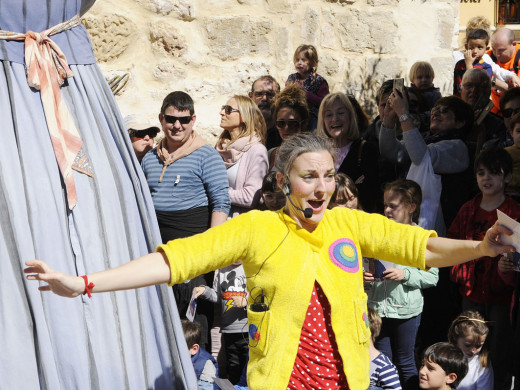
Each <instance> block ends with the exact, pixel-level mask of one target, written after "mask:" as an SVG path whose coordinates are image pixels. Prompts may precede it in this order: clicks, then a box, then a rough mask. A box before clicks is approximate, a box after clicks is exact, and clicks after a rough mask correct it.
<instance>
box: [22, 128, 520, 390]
mask: <svg viewBox="0 0 520 390" xmlns="http://www.w3.org/2000/svg"><path fill="white" fill-rule="evenodd" d="M279 153H280V154H279V158H278V162H277V168H278V173H277V179H278V184H279V186H280V187H281V188H282V189H283V191H284V193H285V194H286V196H287V198H288V202H287V206H286V207H285V208H284V209H282V210H279V211H278V212H271V211H251V212H248V213H245V214H243V215H240V216H238V217H237V218H233V219H232V220H230V221H228V222H226V223H225V224H223V225H221V226H218V227H215V228H212V229H210V230H208V231H207V232H205V233H202V234H199V235H196V236H193V237H190V238H185V239H179V240H174V241H170V242H169V243H168V244H166V245H161V246H159V247H158V250H157V253H153V254H149V255H147V256H143V257H141V258H139V259H137V260H134V261H132V262H130V263H127V264H126V265H123V266H121V267H118V268H114V269H109V270H105V271H101V272H97V273H94V274H90V275H88V276H83V277H81V276H70V275H66V274H63V273H61V272H57V271H54V270H53V269H52V268H51V267H50V266H49V265H47V264H46V263H45V262H43V261H40V260H31V261H28V262H27V266H28V267H27V268H26V270H25V272H26V273H28V274H29V275H28V276H27V278H28V279H30V280H40V281H45V282H47V283H48V284H47V285H45V286H41V287H40V290H42V291H47V290H51V291H53V292H55V293H56V294H58V295H62V296H66V297H76V296H78V295H80V294H82V293H88V294H89V295H90V293H91V292H96V293H97V292H104V291H115V290H122V289H130V288H137V287H142V286H149V285H153V284H159V283H169V284H175V283H179V282H181V281H183V280H186V279H191V278H193V277H194V276H195V275H198V274H201V273H204V272H208V271H209V270H214V269H217V268H221V267H225V266H228V265H230V264H232V263H233V262H235V261H236V260H239V259H240V260H242V262H243V265H244V269H245V273H246V275H247V280H248V281H247V288H248V291H249V292H250V294H249V307H248V309H247V310H248V320H249V324H248V329H247V331H248V334H249V347H250V360H249V366H248V385H249V387H250V388H251V389H285V388H290V389H296V388H302V386H303V385H305V386H307V388H309V387H310V388H318V387H319V386H322V385H329V387H331V388H336V389H345V388H350V389H359V390H365V389H366V388H367V387H368V384H369V377H368V367H369V357H368V340H369V337H370V331H369V328H368V323H367V317H366V306H367V305H366V303H367V299H366V294H365V293H364V292H363V277H362V269H361V258H362V256H367V257H374V258H380V259H385V260H388V261H391V262H399V263H401V264H403V265H409V266H413V267H421V268H426V267H442V266H449V265H453V264H457V263H461V262H464V261H468V260H470V259H474V258H477V257H482V256H490V257H494V256H496V255H497V254H499V253H503V252H508V251H512V250H513V248H512V247H511V246H505V245H503V244H502V243H501V242H500V240H499V234H500V233H508V234H510V233H509V231H508V230H507V229H506V228H504V227H502V226H499V225H496V226H494V227H493V228H492V229H490V230H489V231H488V233H487V234H486V237H485V239H484V241H482V242H479V241H462V240H449V239H445V238H438V237H436V234H435V232H433V231H425V230H423V229H421V228H418V227H413V226H409V225H403V224H397V223H395V222H392V221H390V220H389V219H387V218H385V217H383V216H380V215H376V214H367V213H364V212H362V211H358V210H350V209H346V208H339V207H338V208H335V209H332V210H327V205H328V203H329V200H330V197H331V195H332V194H333V192H334V188H335V181H334V157H333V151H332V147H331V145H330V143H329V142H328V141H327V140H325V139H323V138H320V137H318V136H315V135H312V134H300V135H297V136H294V137H293V138H291V139H289V140H287V141H286V142H285V143H284V145H283V146H282V147H281V149H280V152H279ZM94 304H95V303H94Z"/></svg>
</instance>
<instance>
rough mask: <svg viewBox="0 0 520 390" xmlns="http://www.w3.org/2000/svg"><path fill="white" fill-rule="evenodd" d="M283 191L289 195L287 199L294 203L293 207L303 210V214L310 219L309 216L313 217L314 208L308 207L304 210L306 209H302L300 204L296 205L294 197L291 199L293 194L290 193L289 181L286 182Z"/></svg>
mask: <svg viewBox="0 0 520 390" xmlns="http://www.w3.org/2000/svg"><path fill="white" fill-rule="evenodd" d="M282 192H283V193H284V194H285V196H287V199H289V202H291V204H292V205H293V207H294V208H295V209H296V210H298V211H301V212H302V213H303V216H304V217H305V218H307V219H308V218H311V217H312V214H313V212H312V209H311V208H310V207H307V208H306V209H305V210H304V209H302V208H301V207H298V206H296V205H295V204H294V203H293V201H292V199H291V196H290V195H291V187H290V186H289V184H288V183H285V184H284V185H283V186H282Z"/></svg>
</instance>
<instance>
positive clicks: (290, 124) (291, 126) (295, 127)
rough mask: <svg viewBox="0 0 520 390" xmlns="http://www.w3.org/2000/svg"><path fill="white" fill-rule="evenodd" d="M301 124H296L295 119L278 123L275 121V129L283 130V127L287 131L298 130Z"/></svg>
mask: <svg viewBox="0 0 520 390" xmlns="http://www.w3.org/2000/svg"><path fill="white" fill-rule="evenodd" d="M301 124H302V122H298V121H297V120H296V119H289V120H287V121H286V120H283V119H282V120H279V121H276V127H278V128H279V129H283V128H285V126H287V128H288V129H289V130H298V129H299V128H300V126H301Z"/></svg>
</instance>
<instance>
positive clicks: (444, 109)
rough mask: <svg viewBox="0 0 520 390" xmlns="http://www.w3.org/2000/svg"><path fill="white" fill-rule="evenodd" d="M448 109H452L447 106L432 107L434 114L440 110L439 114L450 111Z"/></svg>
mask: <svg viewBox="0 0 520 390" xmlns="http://www.w3.org/2000/svg"><path fill="white" fill-rule="evenodd" d="M448 111H450V110H449V109H448V107H446V106H435V107H433V108H432V110H431V114H432V115H433V114H434V113H436V112H438V113H439V114H446V113H448Z"/></svg>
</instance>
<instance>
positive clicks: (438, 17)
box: [82, 0, 460, 140]
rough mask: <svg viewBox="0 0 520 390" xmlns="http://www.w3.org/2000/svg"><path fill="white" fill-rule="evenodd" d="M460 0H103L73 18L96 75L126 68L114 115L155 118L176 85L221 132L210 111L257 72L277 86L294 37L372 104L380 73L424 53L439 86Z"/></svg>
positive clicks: (401, 71)
mask: <svg viewBox="0 0 520 390" xmlns="http://www.w3.org/2000/svg"><path fill="white" fill-rule="evenodd" d="M459 4H460V3H459V0H191V1H189V0H117V1H116V0H103V1H98V2H97V3H96V4H95V5H94V7H92V8H91V10H90V11H89V12H88V13H87V14H85V15H84V16H83V18H82V21H83V23H84V24H85V26H86V27H87V29H88V31H89V33H90V35H91V38H92V42H93V45H94V50H95V53H96V57H97V59H98V61H99V63H100V66H101V68H102V70H103V73H104V74H105V75H106V76H107V78H110V77H112V76H114V75H117V74H122V73H125V72H128V73H129V76H130V77H129V81H128V83H127V84H126V85H125V87H124V88H123V89H121V90H120V91H119V92H118V94H117V95H116V96H117V101H118V103H119V106H120V108H121V111H122V113H123V115H124V116H125V115H130V114H135V113H138V114H142V115H145V116H147V117H148V118H149V119H150V120H151V121H153V122H154V123H156V122H157V114H158V111H159V108H160V104H161V101H162V99H163V98H164V96H166V94H167V93H168V92H171V91H173V90H183V91H186V92H187V93H189V94H190V95H191V96H192V97H193V98H194V100H195V110H196V113H197V119H198V120H197V122H198V124H197V128H198V130H199V131H200V132H201V133H202V134H204V135H205V136H206V138H208V140H211V139H212V138H213V137H215V136H216V135H217V134H219V133H220V128H219V121H220V117H219V110H220V106H221V105H223V104H225V102H226V100H227V99H228V98H229V97H230V96H232V95H233V94H247V92H248V91H249V90H250V88H251V83H252V82H253V80H255V79H256V78H257V77H258V76H260V75H262V74H266V73H269V74H271V75H273V76H274V77H275V78H276V79H277V80H278V81H279V82H280V84H282V85H283V84H284V83H285V80H286V79H287V76H288V75H289V74H290V73H293V72H294V66H293V64H292V57H293V53H294V50H295V48H296V47H297V46H298V45H300V44H302V43H309V44H313V45H315V46H316V47H317V49H318V53H319V56H320V63H319V67H318V72H319V73H320V74H321V75H323V76H324V77H325V78H326V79H327V81H328V82H329V85H330V88H331V91H344V92H348V93H352V94H354V95H355V96H356V97H358V98H359V99H361V101H362V103H363V104H364V106H365V107H366V109H367V111H369V113H370V114H372V113H373V112H374V111H373V110H374V105H373V97H374V93H375V91H376V90H377V88H378V86H379V85H380V83H381V81H382V80H384V79H385V78H393V77H397V76H401V77H405V78H407V74H408V69H409V67H410V66H411V65H412V64H413V63H414V62H415V61H418V60H426V61H430V62H431V63H432V65H433V67H434V69H435V73H436V77H435V85H436V86H439V87H441V90H442V91H443V93H445V94H447V93H449V91H450V88H451V79H452V69H453V64H452V62H453V61H452V49H453V48H455V47H456V46H457V34H458V26H459V23H458V18H459Z"/></svg>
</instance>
